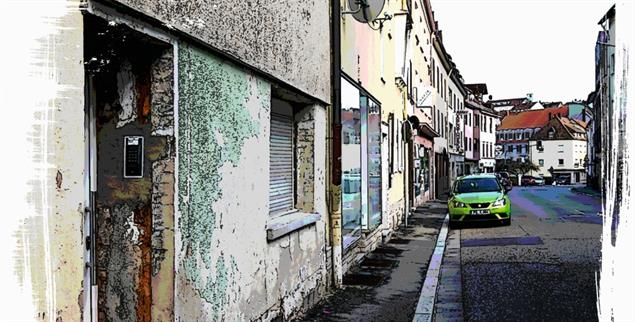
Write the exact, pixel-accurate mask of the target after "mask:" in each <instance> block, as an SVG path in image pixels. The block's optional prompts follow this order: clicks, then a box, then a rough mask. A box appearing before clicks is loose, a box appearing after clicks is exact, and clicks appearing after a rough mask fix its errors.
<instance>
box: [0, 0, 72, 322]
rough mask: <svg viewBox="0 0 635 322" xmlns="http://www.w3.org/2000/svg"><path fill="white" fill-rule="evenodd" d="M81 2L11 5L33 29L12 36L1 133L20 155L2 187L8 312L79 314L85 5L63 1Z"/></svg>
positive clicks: (21, 24) (26, 316) (16, 23)
mask: <svg viewBox="0 0 635 322" xmlns="http://www.w3.org/2000/svg"><path fill="white" fill-rule="evenodd" d="M77 6H78V3H77V2H76V1H60V2H57V3H55V4H50V6H49V7H47V8H46V10H33V9H32V8H31V7H30V6H28V5H27V6H17V7H13V8H12V9H13V10H11V9H10V12H9V13H8V15H11V17H12V18H13V19H9V20H4V21H3V22H4V23H6V24H5V25H3V27H11V28H16V29H14V30H19V29H23V28H28V29H29V30H31V31H33V32H31V33H15V35H14V36H15V37H16V38H12V36H11V35H7V38H6V39H7V40H8V41H9V42H11V43H12V44H13V46H12V48H13V50H12V51H11V53H8V54H7V55H6V56H4V57H3V58H4V61H5V62H6V63H7V64H9V65H10V66H11V67H12V68H7V69H5V68H3V73H4V76H5V77H7V80H8V79H11V80H13V82H12V83H11V88H10V89H9V90H7V91H4V92H3V94H2V101H3V106H6V107H9V106H11V107H13V108H12V109H11V111H12V112H11V115H12V117H11V121H10V123H11V125H10V126H7V127H4V132H2V135H3V137H4V138H6V139H7V141H6V142H7V143H8V142H13V145H11V144H7V145H4V144H3V147H4V148H5V150H6V151H8V152H11V153H16V154H15V155H13V156H12V157H7V158H6V159H8V160H6V161H7V163H5V164H4V165H5V167H4V169H3V170H5V172H3V177H4V178H5V180H7V182H8V183H9V184H8V185H7V189H4V190H3V198H4V199H3V204H5V205H6V206H7V210H8V211H7V213H6V215H7V216H5V221H4V222H3V227H4V228H5V229H6V230H3V231H2V233H1V234H2V235H3V237H4V238H6V241H8V243H3V249H4V250H5V251H6V252H3V253H2V255H6V257H4V256H3V260H4V261H5V262H3V265H4V266H5V269H6V273H5V274H3V275H4V276H3V277H1V278H0V284H1V285H2V286H3V292H4V293H5V294H6V296H7V297H8V299H10V301H7V302H5V304H4V305H3V310H2V319H7V320H13V321H17V320H24V321H36V320H37V321H40V320H47V321H48V320H59V321H79V320H80V319H81V313H82V305H83V301H84V295H83V294H82V279H83V268H84V263H83V257H82V252H83V249H84V246H83V238H82V216H83V207H84V205H83V202H84V181H83V156H84V136H83V130H84V113H83V110H84V95H83V91H81V89H82V88H83V86H84V68H83V59H82V56H83V45H82V36H83V33H82V27H83V26H82V15H81V13H80V12H79V10H65V8H67V7H77ZM10 8H11V7H10ZM3 9H4V7H3ZM7 17H8V16H7ZM3 29H5V30H6V28H3ZM24 57H28V58H26V59H25V58H24ZM26 61H28V63H25V62H26ZM7 66H8V65H7ZM14 71H15V72H14ZM77 89H80V90H77ZM4 201H6V203H5V202H4ZM5 232H6V233H7V234H6V235H4V233H5Z"/></svg>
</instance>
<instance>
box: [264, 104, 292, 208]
mask: <svg viewBox="0 0 635 322" xmlns="http://www.w3.org/2000/svg"><path fill="white" fill-rule="evenodd" d="M269 173H270V181H269V213H271V214H273V213H278V212H283V211H287V210H291V209H293V202H294V200H293V199H294V198H293V195H294V191H293V120H292V118H291V116H288V115H282V114H277V113H273V112H272V113H271V138H270V163H269Z"/></svg>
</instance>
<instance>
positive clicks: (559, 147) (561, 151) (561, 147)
mask: <svg viewBox="0 0 635 322" xmlns="http://www.w3.org/2000/svg"><path fill="white" fill-rule="evenodd" d="M558 153H564V144H558Z"/></svg>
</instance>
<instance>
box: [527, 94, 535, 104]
mask: <svg viewBox="0 0 635 322" xmlns="http://www.w3.org/2000/svg"><path fill="white" fill-rule="evenodd" d="M527 100H528V101H530V102H533V101H534V93H527Z"/></svg>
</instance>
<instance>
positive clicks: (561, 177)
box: [553, 174, 571, 185]
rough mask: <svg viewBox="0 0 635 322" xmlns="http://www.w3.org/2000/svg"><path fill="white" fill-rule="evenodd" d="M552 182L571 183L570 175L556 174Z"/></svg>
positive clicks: (559, 183) (558, 183)
mask: <svg viewBox="0 0 635 322" xmlns="http://www.w3.org/2000/svg"><path fill="white" fill-rule="evenodd" d="M553 182H555V183H556V184H557V185H561V184H562V185H567V184H571V176H570V175H568V174H561V175H557V176H556V177H555V179H554V180H553Z"/></svg>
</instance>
